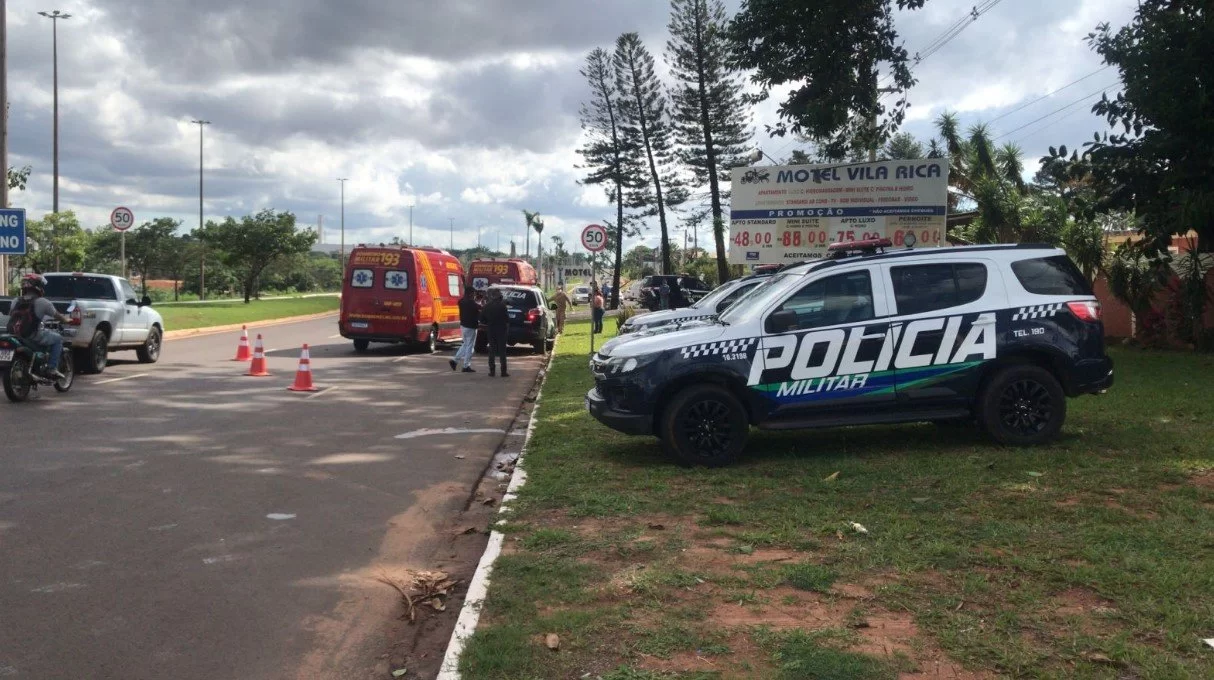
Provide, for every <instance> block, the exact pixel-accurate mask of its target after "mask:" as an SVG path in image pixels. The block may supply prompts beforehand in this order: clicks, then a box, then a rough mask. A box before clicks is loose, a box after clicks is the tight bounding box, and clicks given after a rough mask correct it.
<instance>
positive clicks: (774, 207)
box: [729, 159, 948, 264]
mask: <svg viewBox="0 0 1214 680" xmlns="http://www.w3.org/2000/svg"><path fill="white" fill-rule="evenodd" d="M732 179H733V199H732V208H731V211H730V230H729V262H730V263H731V264H772V263H780V264H785V263H789V262H799V261H802V260H813V259H818V258H822V257H825V256H826V248H827V246H829V245H830V244H832V243H837V242H840V241H860V240H863V239H870V238H888V239H890V240H892V241H893V242H894V245H895V246H902V245H903V243H904V242H905V240H906V235H907V234H908V233H910V232H913V233H914V235H915V236H914V239H913V242H914V245H915V247H916V248H926V247H931V246H939V245H942V244H943V243H944V235H945V234H944V228H945V219H946V215H947V212H948V208H947V206H948V164H947V162H946V161H944V160H943V159H928V160H903V161H882V162H878V163H860V164H855V165H843V166H837V165H777V166H757V167H751V168H734V170H733V177H732Z"/></svg>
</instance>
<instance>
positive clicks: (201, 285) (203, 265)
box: [190, 118, 211, 300]
mask: <svg viewBox="0 0 1214 680" xmlns="http://www.w3.org/2000/svg"><path fill="white" fill-rule="evenodd" d="M190 122H191V123H193V124H194V125H197V126H198V240H199V241H202V233H203V229H202V228H203V226H205V223H204V222H203V221H202V130H203V128H205V127H206V126H207V125H210V124H211V121H209V120H202V119H201V118H199V119H198V120H192V121H190ZM198 299H199V300H205V299H207V244H206V243H205V242H203V243H202V256H201V259H200V260H199V263H198Z"/></svg>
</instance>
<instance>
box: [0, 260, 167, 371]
mask: <svg viewBox="0 0 1214 680" xmlns="http://www.w3.org/2000/svg"><path fill="white" fill-rule="evenodd" d="M43 276H45V277H46V282H47V284H46V298H47V299H48V300H50V301H51V302H52V303H53V304H54V305H55V309H57V310H59V311H60V312H61V313H63V314H68V315H69V316H71V318H72V323H70V324H65V325H64V326H63V331H62V333H63V344H64V345H65V346H70V347H71V348H72V351H74V352H75V353H76V366H78V367H80V368H82V369H83V370H85V371H88V372H90V373H100V372H102V371H104V370H105V365H106V363H107V361H108V358H109V353H110V352H112V351H116V350H132V349H133V350H135V353H136V355H138V357H139V361H141V362H143V363H145V364H151V363H155V362H156V361H157V360H158V359H160V347H161V344H162V343H163V341H164V320H163V319H161V318H160V314H158V313H157V312H156V311H155V310H153V309H152V301H151V300H150V299H148V298H147V297H144V298H143V299H142V300H140V299H139V297H138V296H137V295H136V294H135V289H134V288H133V287H131V283H130V282H129V281H127V280H126V279H124V278H121V277H118V276H109V275H107V274H83V273H79V272H76V273H54V274H43ZM14 297H15V296H14ZM11 304H12V298H5V299H3V300H0V325H2V324H3V323H4V322H6V321H7V320H8V318H7V316H6V315H7V314H8V312H9V306H10V305H11Z"/></svg>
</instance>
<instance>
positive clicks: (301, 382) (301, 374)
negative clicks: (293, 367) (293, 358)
mask: <svg viewBox="0 0 1214 680" xmlns="http://www.w3.org/2000/svg"><path fill="white" fill-rule="evenodd" d="M287 389H288V390H291V391H292V392H315V391H316V386H315V385H313V384H312V357H311V356H310V355H309V354H308V344H307V343H304V346H303V351H302V352H300V353H299V369H298V370H297V371H295V384H294V385H291V386H290V387H288V388H287Z"/></svg>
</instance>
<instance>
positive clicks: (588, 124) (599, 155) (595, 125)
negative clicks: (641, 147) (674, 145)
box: [578, 48, 645, 307]
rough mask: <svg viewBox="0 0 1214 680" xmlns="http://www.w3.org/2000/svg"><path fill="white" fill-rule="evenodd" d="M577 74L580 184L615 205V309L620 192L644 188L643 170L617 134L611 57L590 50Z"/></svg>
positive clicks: (614, 299) (621, 231)
mask: <svg viewBox="0 0 1214 680" xmlns="http://www.w3.org/2000/svg"><path fill="white" fill-rule="evenodd" d="M580 72H581V74H582V76H583V77H584V78H586V81H587V82H588V83H589V84H590V100H589V101H588V102H584V103H583V104H582V108H581V112H580V113H581V121H582V131H583V133H584V135H585V140H586V141H585V144H584V145H583V146H582V147H581V148H580V149H578V153H579V154H580V155H581V156H582V162H583V163H584V165H583V166H582V168H583V169H585V170H587V171H588V172H587V174H586V176H585V177H583V178H582V179H581V180H580V181H581V183H582V184H598V185H602V186H603V188H604V190H605V191H606V192H607V198H608V200H610V201H612V202H614V203H615V212H616V222H615V223H616V225H617V226H616V234H615V246H616V251H615V262H616V266H615V268H614V269H613V271H612V293H611V295H612V299H611V305H612V306H613V307H615V306H618V304H619V289H620V267H619V263H620V261H621V259H622V257H621V252H620V248H622V247H623V243H624V237H625V233H624V229H625V228H626V226H625V225H626V222H625V219H624V192H625V191H626V190H627V191H631V190H633V189H636V188H638V187H640V186H643V185H644V183H645V177H644V170H643V168H642V166H641V164H640V163H638V162H637V161H638V157H637V150H636V149H633V148H630V147H629V146H628V144H629V143H630V141H629V140H628V139H627V138H625V136H624V134H623V132H622V130H621V124H622V121H621V118H620V108H619V107H620V102H619V97H620V93H619V91H618V90H616V81H615V76H614V71H613V70H612V63H611V55H610V54H608V53H607V51H606V50H604V49H601V48H596V49H594V50H592V51H591V52H590V54H588V55H586V63H585V65H584V66H582V69H581V71H580Z"/></svg>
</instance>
